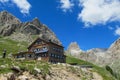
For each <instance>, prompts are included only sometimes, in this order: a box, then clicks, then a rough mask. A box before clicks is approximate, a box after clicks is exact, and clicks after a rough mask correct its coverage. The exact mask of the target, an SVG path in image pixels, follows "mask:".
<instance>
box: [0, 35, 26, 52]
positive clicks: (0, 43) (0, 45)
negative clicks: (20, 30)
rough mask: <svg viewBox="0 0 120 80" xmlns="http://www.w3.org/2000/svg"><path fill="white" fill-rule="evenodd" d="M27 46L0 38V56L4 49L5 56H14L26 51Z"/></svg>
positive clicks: (23, 43)
mask: <svg viewBox="0 0 120 80" xmlns="http://www.w3.org/2000/svg"><path fill="white" fill-rule="evenodd" d="M27 46H28V45H27V43H25V42H17V41H12V40H10V39H6V38H3V37H1V36H0V54H2V52H3V50H4V49H6V50H7V54H9V53H13V54H14V53H17V52H18V51H26V50H27Z"/></svg>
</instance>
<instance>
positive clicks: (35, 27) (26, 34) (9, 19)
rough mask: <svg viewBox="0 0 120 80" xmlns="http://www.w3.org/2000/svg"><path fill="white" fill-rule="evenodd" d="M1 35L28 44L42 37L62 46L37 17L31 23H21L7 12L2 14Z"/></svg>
mask: <svg viewBox="0 0 120 80" xmlns="http://www.w3.org/2000/svg"><path fill="white" fill-rule="evenodd" d="M0 35H2V36H5V37H6V36H7V37H9V38H10V39H13V40H17V41H26V42H28V43H30V42H33V40H34V38H37V37H39V36H40V35H42V38H43V39H45V40H49V39H50V40H51V41H52V42H54V43H56V44H59V45H60V44H61V42H60V41H59V39H58V38H57V37H56V35H55V34H54V32H53V31H52V30H50V29H49V28H48V27H47V26H46V25H43V24H42V23H41V22H40V21H39V19H38V18H37V17H36V18H34V19H33V20H32V21H30V22H21V21H20V20H19V19H18V18H16V17H15V16H13V15H12V14H11V13H9V12H7V11H2V12H0ZM33 36H34V38H33Z"/></svg>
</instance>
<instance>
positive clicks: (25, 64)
mask: <svg viewBox="0 0 120 80" xmlns="http://www.w3.org/2000/svg"><path fill="white" fill-rule="evenodd" d="M1 65H5V66H6V67H5V68H0V74H3V73H8V72H11V71H12V70H11V68H12V67H13V65H14V66H18V67H20V69H22V70H23V69H24V70H27V71H29V72H30V73H32V74H35V71H34V68H35V67H36V68H38V69H40V70H41V72H42V74H43V75H46V74H48V73H49V69H50V66H49V64H48V63H47V62H43V61H36V60H15V59H8V58H5V59H2V58H0V66H1Z"/></svg>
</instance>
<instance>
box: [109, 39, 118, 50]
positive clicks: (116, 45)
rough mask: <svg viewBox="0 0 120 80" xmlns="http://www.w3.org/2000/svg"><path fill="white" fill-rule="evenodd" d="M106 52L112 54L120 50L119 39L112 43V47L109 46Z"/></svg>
mask: <svg viewBox="0 0 120 80" xmlns="http://www.w3.org/2000/svg"><path fill="white" fill-rule="evenodd" d="M108 50H109V51H112V52H114V51H115V52H116V51H118V50H120V38H118V39H117V40H116V41H115V42H114V43H112V45H111V46H110V48H109V49H108Z"/></svg>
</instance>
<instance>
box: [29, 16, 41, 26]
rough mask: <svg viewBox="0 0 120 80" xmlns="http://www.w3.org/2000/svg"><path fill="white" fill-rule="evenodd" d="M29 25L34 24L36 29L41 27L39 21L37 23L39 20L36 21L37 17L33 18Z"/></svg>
mask: <svg viewBox="0 0 120 80" xmlns="http://www.w3.org/2000/svg"><path fill="white" fill-rule="evenodd" d="M31 23H32V24H34V25H36V26H37V27H38V26H40V25H41V23H40V21H39V19H38V18H37V17H35V18H34V19H33V20H32V22H31Z"/></svg>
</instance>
